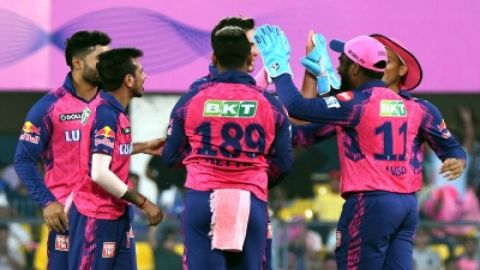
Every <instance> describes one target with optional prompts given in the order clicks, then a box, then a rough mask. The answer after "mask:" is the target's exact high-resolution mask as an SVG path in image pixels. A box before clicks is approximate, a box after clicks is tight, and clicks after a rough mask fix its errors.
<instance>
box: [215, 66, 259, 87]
mask: <svg viewBox="0 0 480 270" xmlns="http://www.w3.org/2000/svg"><path fill="white" fill-rule="evenodd" d="M212 82H229V83H243V84H251V85H255V79H254V78H252V76H250V75H249V74H248V73H245V72H241V71H237V70H228V71H224V72H222V73H217V74H215V75H213V74H212Z"/></svg>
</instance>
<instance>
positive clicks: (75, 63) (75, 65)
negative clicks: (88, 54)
mask: <svg viewBox="0 0 480 270" xmlns="http://www.w3.org/2000/svg"><path fill="white" fill-rule="evenodd" d="M82 65H83V63H82V60H81V59H80V58H79V57H76V56H74V57H72V70H74V69H82Z"/></svg>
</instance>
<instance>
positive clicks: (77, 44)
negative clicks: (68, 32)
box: [65, 31, 111, 68]
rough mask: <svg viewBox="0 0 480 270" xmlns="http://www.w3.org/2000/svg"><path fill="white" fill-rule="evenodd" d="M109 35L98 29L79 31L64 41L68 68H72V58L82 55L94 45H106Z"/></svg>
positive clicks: (108, 42)
mask: <svg viewBox="0 0 480 270" xmlns="http://www.w3.org/2000/svg"><path fill="white" fill-rule="evenodd" d="M110 41H111V39H110V37H109V36H108V35H107V34H106V33H104V32H100V31H91V32H90V31H79V32H76V33H75V34H73V35H72V36H71V37H70V38H67V40H66V41H65V60H66V62H67V65H68V66H69V67H70V68H73V65H72V58H73V57H74V56H83V55H86V54H87V53H88V52H90V51H93V50H94V47H95V46H96V45H101V46H107V45H108V44H110Z"/></svg>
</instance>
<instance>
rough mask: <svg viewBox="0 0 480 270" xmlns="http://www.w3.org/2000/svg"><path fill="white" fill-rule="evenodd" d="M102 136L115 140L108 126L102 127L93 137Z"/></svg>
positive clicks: (113, 133)
mask: <svg viewBox="0 0 480 270" xmlns="http://www.w3.org/2000/svg"><path fill="white" fill-rule="evenodd" d="M100 136H103V138H115V132H113V129H112V128H111V127H109V126H104V127H103V128H101V129H99V130H97V132H96V133H95V137H100Z"/></svg>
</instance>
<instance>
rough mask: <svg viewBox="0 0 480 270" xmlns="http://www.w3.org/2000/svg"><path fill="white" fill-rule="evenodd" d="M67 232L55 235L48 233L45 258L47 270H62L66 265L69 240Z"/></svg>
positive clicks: (51, 232)
mask: <svg viewBox="0 0 480 270" xmlns="http://www.w3.org/2000/svg"><path fill="white" fill-rule="evenodd" d="M68 234H69V233H68V231H66V232H62V233H57V232H55V231H50V232H48V240H47V257H48V266H47V269H49V270H62V269H63V270H64V269H67V265H68V249H69V239H68Z"/></svg>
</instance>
